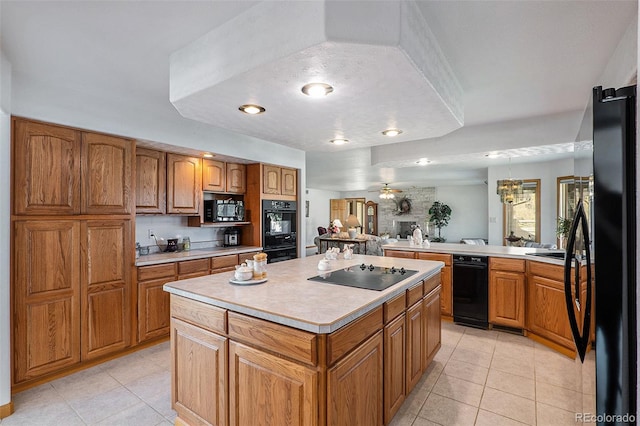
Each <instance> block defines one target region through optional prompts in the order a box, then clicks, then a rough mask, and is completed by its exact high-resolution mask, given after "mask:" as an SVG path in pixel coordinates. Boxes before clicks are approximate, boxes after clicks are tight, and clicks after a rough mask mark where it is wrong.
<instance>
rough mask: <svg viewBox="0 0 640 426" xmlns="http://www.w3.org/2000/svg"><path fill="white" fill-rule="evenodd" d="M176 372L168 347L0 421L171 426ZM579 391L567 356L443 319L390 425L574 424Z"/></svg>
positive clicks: (48, 393)
mask: <svg viewBox="0 0 640 426" xmlns="http://www.w3.org/2000/svg"><path fill="white" fill-rule="evenodd" d="M169 370H170V366H169V344H168V342H165V343H161V344H159V345H156V346H154V347H151V348H148V349H145V350H142V351H139V352H136V353H134V354H130V355H127V356H125V357H122V358H119V359H116V360H113V361H109V362H107V363H105V364H101V365H98V366H96V367H93V368H90V369H87V370H85V371H81V372H79V373H76V374H73V375H70V376H67V377H64V378H61V379H58V380H55V381H52V382H50V383H46V384H44V385H41V386H38V387H36V388H33V389H30V390H27V391H25V392H21V393H19V394H16V395H14V404H15V409H16V412H15V413H14V414H13V415H12V416H10V417H7V418H5V419H3V420H2V421H0V424H1V425H2V426H10V425H34V426H35V425H37V426H45V425H56V426H58V425H65V426H66V425H94V424H96V425H115V426H118V425H123V426H124V425H126V426H129V425H135V426H145V425H149V426H155V425H170V424H173V420H174V419H175V416H176V413H175V412H174V411H173V410H172V409H171V401H170V397H171V395H170V393H171V392H170V380H171V378H170V373H169ZM586 385H587V386H588V385H589V383H588V382H587V383H586ZM580 387H581V386H580V384H578V383H576V375H575V364H574V362H573V360H571V359H569V358H567V357H565V356H563V355H560V354H558V353H555V352H553V351H552V350H550V349H547V348H545V347H544V346H542V345H539V344H537V343H535V342H533V341H531V340H529V339H527V338H525V337H522V336H517V335H513V334H510V333H504V332H499V331H490V330H477V329H474V328H469V327H463V326H459V325H456V324H452V323H448V322H444V323H443V325H442V348H441V349H440V351H439V352H438V354H437V355H436V357H435V359H434V361H433V362H432V363H431V365H430V366H429V368H428V370H427V372H426V373H425V374H424V376H423V377H422V379H421V380H420V382H419V383H418V384H417V385H416V388H415V389H414V390H413V392H412V393H411V394H410V395H409V396H408V398H407V400H406V401H405V403H404V404H403V406H402V407H401V408H400V411H399V412H398V414H397V415H396V416H395V418H394V419H393V421H392V423H391V424H392V425H394V426H409V425H413V426H428V425H474V424H475V425H491V426H501V425H522V424H529V425H553V426H560V425H573V424H575V422H574V419H575V412H576V410H580V411H582V408H580V407H577V406H576V401H577V400H579V399H580V398H581V397H582V395H581V394H579V393H578V392H577V390H578V389H579V388H580ZM585 399H586V400H591V399H593V398H585ZM584 411H587V412H593V410H584Z"/></svg>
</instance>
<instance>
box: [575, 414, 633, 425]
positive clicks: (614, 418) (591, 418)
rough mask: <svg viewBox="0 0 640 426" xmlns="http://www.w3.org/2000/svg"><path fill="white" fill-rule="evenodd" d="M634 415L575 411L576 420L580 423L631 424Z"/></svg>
mask: <svg viewBox="0 0 640 426" xmlns="http://www.w3.org/2000/svg"><path fill="white" fill-rule="evenodd" d="M635 421H636V416H635V415H634V414H629V413H627V414H593V413H576V422H582V423H615V424H625V423H626V424H631V423H635Z"/></svg>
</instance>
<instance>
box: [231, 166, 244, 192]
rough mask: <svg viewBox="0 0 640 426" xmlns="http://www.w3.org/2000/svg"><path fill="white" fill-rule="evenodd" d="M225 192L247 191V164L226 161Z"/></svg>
mask: <svg viewBox="0 0 640 426" xmlns="http://www.w3.org/2000/svg"><path fill="white" fill-rule="evenodd" d="M227 192H234V193H236V194H244V193H245V192H247V166H245V165H244V164H236V163H227Z"/></svg>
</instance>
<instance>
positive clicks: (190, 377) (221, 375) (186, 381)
mask: <svg viewBox="0 0 640 426" xmlns="http://www.w3.org/2000/svg"><path fill="white" fill-rule="evenodd" d="M227 351H228V339H227V338H226V337H224V336H220V335H218V334H215V333H212V332H211V331H209V330H205V329H203V328H201V327H196V326H194V325H191V324H189V323H187V322H184V321H181V320H180V319H177V318H173V319H172V320H171V359H172V362H171V365H172V369H171V375H172V377H173V380H172V381H171V384H172V387H171V401H172V407H173V408H174V409H175V410H176V411H177V412H178V415H179V416H180V418H181V419H183V420H185V421H187V422H188V423H189V424H193V425H195V424H210V425H216V426H217V425H222V426H224V425H227V424H228V423H227V364H228V361H227ZM178 375H179V376H180V380H177V377H178ZM250 423H251V422H248V423H245V424H250Z"/></svg>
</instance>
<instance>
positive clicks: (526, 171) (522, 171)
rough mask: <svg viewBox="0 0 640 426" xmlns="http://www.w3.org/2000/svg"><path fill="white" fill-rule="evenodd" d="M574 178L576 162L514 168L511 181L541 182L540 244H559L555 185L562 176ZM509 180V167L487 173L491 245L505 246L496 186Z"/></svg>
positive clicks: (491, 168)
mask: <svg viewBox="0 0 640 426" xmlns="http://www.w3.org/2000/svg"><path fill="white" fill-rule="evenodd" d="M572 174H573V159H572V158H571V159H565V160H558V161H548V162H541V163H528V164H514V165H512V166H511V177H513V178H514V179H540V242H541V243H555V242H556V220H557V213H556V212H557V206H556V203H557V201H556V192H557V191H556V183H557V178H558V177H559V176H567V175H572ZM506 178H509V166H493V167H489V170H488V173H487V185H488V188H487V200H488V203H487V205H488V216H489V221H488V222H489V244H492V245H502V243H503V238H504V236H503V224H502V222H503V221H502V207H503V205H502V203H500V197H499V196H498V195H497V194H496V191H495V188H496V182H497V181H498V180H499V179H506Z"/></svg>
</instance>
